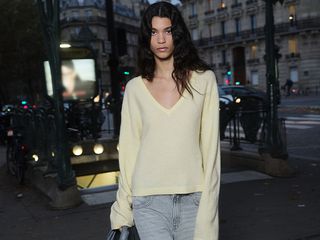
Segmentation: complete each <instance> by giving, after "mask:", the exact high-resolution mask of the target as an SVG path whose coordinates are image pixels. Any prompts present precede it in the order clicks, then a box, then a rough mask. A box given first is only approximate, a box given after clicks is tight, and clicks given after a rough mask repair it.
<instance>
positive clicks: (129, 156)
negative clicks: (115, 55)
mask: <svg viewBox="0 0 320 240" xmlns="http://www.w3.org/2000/svg"><path fill="white" fill-rule="evenodd" d="M129 87H130V81H129V82H128V83H127V86H126V90H125V92H124V96H123V102H122V108H121V125H120V134H119V147H118V149H119V150H118V153H119V168H120V174H119V184H118V190H117V194H116V201H115V202H114V203H113V204H112V206H111V211H110V222H111V229H119V228H120V227H121V226H124V225H126V226H129V227H131V226H133V225H134V222H133V214H132V196H131V177H132V173H133V167H134V164H135V162H136V156H137V153H138V149H139V144H140V124H139V122H138V114H137V113H136V112H135V111H134V104H135V102H134V98H131V97H130V94H131V93H130V91H129Z"/></svg>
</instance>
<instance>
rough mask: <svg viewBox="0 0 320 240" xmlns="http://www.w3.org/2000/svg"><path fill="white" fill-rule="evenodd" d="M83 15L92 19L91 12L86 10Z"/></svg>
mask: <svg viewBox="0 0 320 240" xmlns="http://www.w3.org/2000/svg"><path fill="white" fill-rule="evenodd" d="M85 14H86V18H90V17H92V10H86V11H85Z"/></svg>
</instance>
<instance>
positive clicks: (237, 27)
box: [235, 18, 241, 36]
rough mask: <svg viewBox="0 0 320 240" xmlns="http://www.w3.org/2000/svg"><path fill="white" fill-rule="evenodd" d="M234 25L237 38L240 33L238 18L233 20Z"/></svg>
mask: <svg viewBox="0 0 320 240" xmlns="http://www.w3.org/2000/svg"><path fill="white" fill-rule="evenodd" d="M235 25H236V35H237V36H239V35H240V32H241V24H240V18H236V19H235Z"/></svg>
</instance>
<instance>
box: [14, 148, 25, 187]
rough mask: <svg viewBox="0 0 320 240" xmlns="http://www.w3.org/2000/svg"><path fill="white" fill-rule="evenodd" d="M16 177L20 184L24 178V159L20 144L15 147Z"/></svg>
mask: <svg viewBox="0 0 320 240" xmlns="http://www.w3.org/2000/svg"><path fill="white" fill-rule="evenodd" d="M15 157H16V178H17V179H18V182H19V183H20V184H22V183H23V180H24V171H25V161H24V160H25V159H24V153H23V149H22V146H21V145H19V146H18V147H17V149H16V156H15Z"/></svg>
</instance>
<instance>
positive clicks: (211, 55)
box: [210, 52, 214, 66]
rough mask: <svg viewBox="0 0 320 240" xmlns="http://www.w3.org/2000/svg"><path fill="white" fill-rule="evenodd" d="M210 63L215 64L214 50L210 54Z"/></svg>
mask: <svg viewBox="0 0 320 240" xmlns="http://www.w3.org/2000/svg"><path fill="white" fill-rule="evenodd" d="M210 64H211V66H213V64H214V52H211V54H210Z"/></svg>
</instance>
